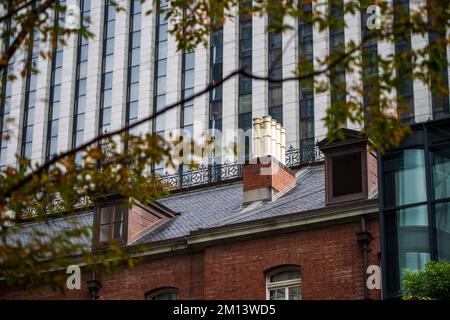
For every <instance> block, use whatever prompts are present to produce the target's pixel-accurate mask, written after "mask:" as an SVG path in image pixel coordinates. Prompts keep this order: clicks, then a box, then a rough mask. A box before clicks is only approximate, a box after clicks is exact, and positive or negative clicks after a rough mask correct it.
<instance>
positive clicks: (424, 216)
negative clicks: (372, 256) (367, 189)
mask: <svg viewBox="0 0 450 320" xmlns="http://www.w3.org/2000/svg"><path fill="white" fill-rule="evenodd" d="M412 129H413V134H412V135H410V136H407V137H406V138H405V140H404V141H403V143H402V145H401V146H400V148H397V149H392V150H389V151H388V152H387V153H386V154H385V155H383V156H380V157H379V158H380V163H379V165H380V168H381V170H380V173H381V188H380V189H381V190H380V197H379V198H380V208H381V230H382V246H383V248H382V252H383V253H384V254H383V256H382V263H383V266H382V268H383V270H385V272H383V278H384V279H383V281H384V282H383V290H384V291H385V292H384V296H385V297H386V298H392V297H396V296H399V294H400V283H401V279H402V277H403V275H404V272H405V270H407V269H412V270H417V269H421V268H423V267H424V266H425V264H426V263H427V262H428V261H430V260H435V261H436V260H444V259H447V260H449V259H450V121H449V119H446V120H441V121H431V122H427V123H423V124H418V125H414V126H413V127H412Z"/></svg>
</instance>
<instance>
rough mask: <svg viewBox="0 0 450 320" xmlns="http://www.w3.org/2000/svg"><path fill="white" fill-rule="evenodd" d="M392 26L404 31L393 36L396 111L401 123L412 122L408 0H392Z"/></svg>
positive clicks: (412, 103) (412, 101) (412, 99)
mask: <svg viewBox="0 0 450 320" xmlns="http://www.w3.org/2000/svg"><path fill="white" fill-rule="evenodd" d="M393 5H394V27H395V28H402V29H401V30H404V31H405V32H402V34H401V35H398V34H397V35H396V37H395V55H396V58H397V59H399V60H398V63H397V66H398V68H397V79H398V84H397V113H398V116H399V118H400V119H401V121H402V122H403V123H413V122H414V92H413V81H412V70H411V56H410V55H405V54H404V53H405V52H411V37H410V32H409V31H408V30H409V28H408V27H407V26H405V25H404V24H405V21H409V18H410V14H409V0H393Z"/></svg>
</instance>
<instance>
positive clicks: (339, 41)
mask: <svg viewBox="0 0 450 320" xmlns="http://www.w3.org/2000/svg"><path fill="white" fill-rule="evenodd" d="M329 10H330V11H329V14H330V17H331V18H332V19H333V20H332V21H333V22H334V24H333V25H332V26H331V27H330V28H329V37H330V55H333V57H338V56H340V55H341V54H343V53H344V52H345V28H344V3H343V0H330V2H329ZM346 92H347V88H346V83H345V68H344V66H342V65H341V64H337V65H336V66H334V67H332V68H331V69H330V95H331V97H330V98H331V106H332V107H333V106H334V105H336V104H345V103H346Z"/></svg>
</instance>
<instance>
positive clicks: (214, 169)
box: [160, 144, 323, 190]
mask: <svg viewBox="0 0 450 320" xmlns="http://www.w3.org/2000/svg"><path fill="white" fill-rule="evenodd" d="M321 160H323V154H322V153H321V152H320V151H319V149H318V148H317V147H316V146H315V145H314V144H312V145H303V147H302V148H300V149H295V148H294V147H293V146H292V145H291V146H290V147H289V148H288V149H287V150H286V166H288V167H291V168H292V167H297V166H300V165H304V164H308V163H314V162H318V161H321ZM243 167H244V165H243V164H242V163H237V162H230V161H225V162H224V163H223V164H216V163H213V164H202V165H200V166H199V167H197V168H191V169H188V168H186V167H183V166H180V167H179V168H178V170H177V172H175V173H169V172H167V171H166V172H165V173H164V174H163V175H162V176H161V180H160V181H161V182H162V184H163V185H165V186H166V188H167V189H169V190H175V189H187V188H191V187H194V186H199V185H205V184H210V183H219V182H222V181H227V180H232V179H236V178H240V177H242V169H243Z"/></svg>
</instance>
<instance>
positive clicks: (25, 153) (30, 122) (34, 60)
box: [21, 30, 40, 159]
mask: <svg viewBox="0 0 450 320" xmlns="http://www.w3.org/2000/svg"><path fill="white" fill-rule="evenodd" d="M39 37H40V31H39V30H35V32H34V33H33V34H32V35H31V38H32V41H31V43H32V44H31V48H30V50H29V53H28V61H27V67H29V68H30V69H28V73H27V78H26V85H25V108H24V114H23V131H22V148H21V156H22V158H26V159H31V152H32V146H33V127H34V110H35V105H36V87H37V76H38V75H37V72H36V71H37V68H38V60H39V43H40V41H39Z"/></svg>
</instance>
